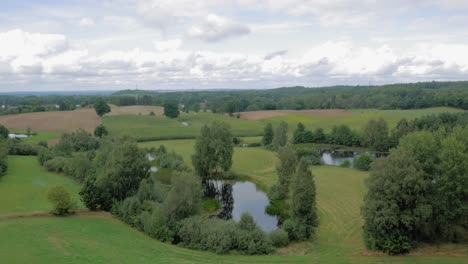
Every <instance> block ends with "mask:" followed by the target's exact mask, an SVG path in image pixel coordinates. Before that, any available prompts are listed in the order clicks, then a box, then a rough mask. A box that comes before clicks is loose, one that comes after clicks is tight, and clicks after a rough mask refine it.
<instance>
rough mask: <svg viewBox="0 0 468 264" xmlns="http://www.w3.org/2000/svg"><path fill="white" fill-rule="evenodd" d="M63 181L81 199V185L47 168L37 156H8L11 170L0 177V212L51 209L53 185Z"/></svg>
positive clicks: (61, 183)
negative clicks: (49, 192)
mask: <svg viewBox="0 0 468 264" xmlns="http://www.w3.org/2000/svg"><path fill="white" fill-rule="evenodd" d="M57 185H62V186H65V187H66V188H67V189H68V190H69V191H70V192H71V193H72V194H74V199H75V200H76V201H77V202H78V204H79V206H80V207H82V205H81V203H80V200H79V195H78V192H79V189H80V187H79V185H78V184H77V183H76V182H75V181H74V180H72V179H70V178H67V177H65V176H62V175H57V174H54V173H50V172H47V171H46V170H45V169H44V168H43V167H41V166H40V165H39V163H38V162H37V158H36V157H22V156H9V157H8V173H7V174H6V175H4V176H2V177H0V201H1V204H0V214H11V213H27V212H36V211H50V210H51V209H52V206H51V204H50V203H49V202H48V201H47V191H48V190H49V188H50V187H53V186H57Z"/></svg>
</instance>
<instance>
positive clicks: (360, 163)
mask: <svg viewBox="0 0 468 264" xmlns="http://www.w3.org/2000/svg"><path fill="white" fill-rule="evenodd" d="M371 164H372V157H371V156H370V155H369V154H367V153H364V154H362V155H359V156H357V157H355V158H354V167H355V168H356V169H358V170H362V171H368V170H369V169H370V167H371Z"/></svg>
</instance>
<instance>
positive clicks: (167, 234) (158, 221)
mask: <svg viewBox="0 0 468 264" xmlns="http://www.w3.org/2000/svg"><path fill="white" fill-rule="evenodd" d="M140 222H141V225H142V229H143V232H145V233H146V234H148V235H149V236H151V237H153V238H156V239H158V240H160V241H162V242H173V240H174V235H175V234H174V232H173V231H172V230H171V229H170V228H169V226H168V225H167V218H166V216H165V214H164V213H163V212H162V211H161V210H160V209H159V208H158V207H155V208H154V209H153V211H152V212H148V211H144V212H143V213H141V215H140Z"/></svg>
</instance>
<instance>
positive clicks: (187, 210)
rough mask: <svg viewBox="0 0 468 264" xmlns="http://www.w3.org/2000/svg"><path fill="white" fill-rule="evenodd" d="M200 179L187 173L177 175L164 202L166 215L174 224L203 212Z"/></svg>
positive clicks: (174, 176)
mask: <svg viewBox="0 0 468 264" xmlns="http://www.w3.org/2000/svg"><path fill="white" fill-rule="evenodd" d="M201 197H202V188H201V184H200V179H199V178H198V177H197V176H195V175H193V174H191V173H187V172H179V173H175V174H174V175H173V177H172V186H171V190H170V191H169V193H168V195H167V198H166V200H165V201H164V210H165V213H166V215H167V217H168V219H170V221H171V222H172V223H175V222H177V221H179V220H182V219H184V218H187V217H190V216H192V215H196V214H198V213H199V212H200V210H201Z"/></svg>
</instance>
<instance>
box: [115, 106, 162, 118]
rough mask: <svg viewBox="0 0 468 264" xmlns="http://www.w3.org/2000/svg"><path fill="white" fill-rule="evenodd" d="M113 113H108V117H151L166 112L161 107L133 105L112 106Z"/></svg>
mask: <svg viewBox="0 0 468 264" xmlns="http://www.w3.org/2000/svg"><path fill="white" fill-rule="evenodd" d="M110 107H111V112H110V113H108V114H107V115H108V116H115V115H139V114H141V115H149V114H150V113H151V112H153V113H154V114H155V115H157V116H160V115H162V114H163V112H164V108H163V107H160V106H153V105H131V106H116V105H110Z"/></svg>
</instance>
